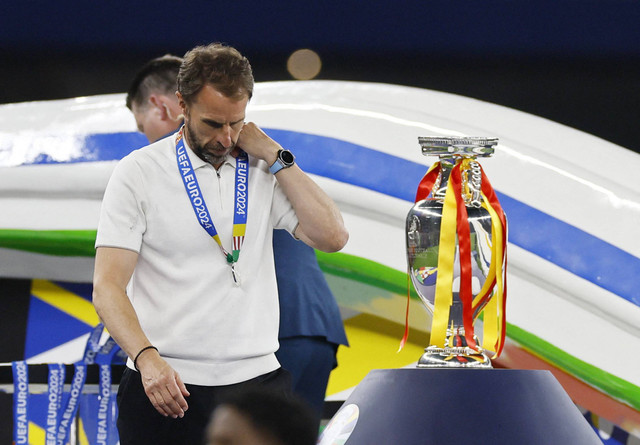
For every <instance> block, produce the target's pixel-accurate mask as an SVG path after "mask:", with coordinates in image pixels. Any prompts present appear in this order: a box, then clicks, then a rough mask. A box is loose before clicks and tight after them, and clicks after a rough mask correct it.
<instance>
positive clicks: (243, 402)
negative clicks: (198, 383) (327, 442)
mask: <svg viewBox="0 0 640 445" xmlns="http://www.w3.org/2000/svg"><path fill="white" fill-rule="evenodd" d="M317 439H318V429H317V421H316V420H315V416H314V414H313V412H312V411H311V408H310V407H309V406H307V405H306V404H305V403H304V402H303V401H301V400H299V399H297V398H295V397H294V396H285V395H283V394H282V393H279V392H278V393H276V392H273V391H270V390H266V389H264V388H260V387H255V388H251V389H249V390H246V391H243V392H241V393H237V394H234V395H233V396H232V397H230V398H228V399H226V400H224V401H223V402H222V403H221V404H220V405H218V407H217V408H216V409H215V410H214V412H213V415H212V417H211V420H210V422H209V425H208V427H207V431H206V442H205V443H206V445H315V444H316V442H317Z"/></svg>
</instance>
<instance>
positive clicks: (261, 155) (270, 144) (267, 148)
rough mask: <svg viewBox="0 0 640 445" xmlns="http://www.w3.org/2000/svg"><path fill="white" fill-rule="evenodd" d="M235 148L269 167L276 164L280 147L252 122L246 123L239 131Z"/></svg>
mask: <svg viewBox="0 0 640 445" xmlns="http://www.w3.org/2000/svg"><path fill="white" fill-rule="evenodd" d="M236 146H237V147H239V148H241V149H243V150H244V151H245V152H247V154H249V155H251V156H253V157H254V158H258V159H262V160H263V161H265V162H266V163H267V165H271V164H273V163H274V162H276V158H277V157H278V150H281V149H282V147H281V146H280V144H278V143H277V142H276V141H274V140H273V139H271V138H270V137H269V136H267V134H266V133H265V132H264V131H262V130H261V129H260V127H258V126H257V125H256V124H254V123H253V122H247V123H246V124H244V126H243V127H242V131H240V136H239V137H238V142H237V143H236Z"/></svg>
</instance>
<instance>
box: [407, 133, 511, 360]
mask: <svg viewBox="0 0 640 445" xmlns="http://www.w3.org/2000/svg"><path fill="white" fill-rule="evenodd" d="M419 143H420V145H421V147H422V153H423V154H424V155H425V156H431V155H434V156H438V157H439V161H438V162H436V163H434V165H433V166H432V167H431V168H430V169H429V171H428V172H427V174H426V175H425V176H424V178H423V179H422V181H421V183H420V186H419V187H418V192H417V194H416V204H415V205H414V206H413V208H412V209H411V210H410V211H409V214H408V215H407V219H406V245H407V260H408V265H409V274H410V277H411V282H412V284H413V286H414V288H415V290H416V292H417V293H418V295H419V296H420V299H421V300H422V302H423V303H424V305H425V306H426V307H427V310H429V312H431V313H432V315H433V321H432V325H431V339H430V342H429V343H430V344H429V346H428V347H427V348H426V349H425V353H424V354H423V355H422V357H421V358H420V360H419V361H418V367H426V368H432V367H462V368H467V367H469V368H490V367H491V360H490V358H489V356H488V355H487V352H488V351H493V353H494V355H493V357H494V358H495V357H497V356H498V355H499V354H500V352H501V350H502V346H503V344H504V327H505V324H506V323H505V319H504V306H505V299H506V219H505V216H504V212H503V211H502V208H501V207H500V205H499V202H498V200H497V197H496V196H495V193H494V192H493V189H492V188H491V185H490V184H489V181H488V179H487V178H486V176H485V174H484V172H483V170H482V167H481V166H480V164H479V163H478V161H477V158H478V157H487V156H491V155H492V154H493V152H494V147H495V145H497V143H498V140H497V139H495V138H474V137H469V138H459V137H421V138H419ZM483 311H484V331H483V339H482V344H481V342H480V340H479V338H478V336H477V335H476V334H475V328H474V324H475V321H476V319H477V318H478V317H479V316H480V314H481V313H483Z"/></svg>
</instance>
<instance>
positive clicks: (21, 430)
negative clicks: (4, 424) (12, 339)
mask: <svg viewBox="0 0 640 445" xmlns="http://www.w3.org/2000/svg"><path fill="white" fill-rule="evenodd" d="M11 368H12V371H13V443H14V444H28V443H29V409H28V408H29V370H28V368H27V363H26V362H25V361H23V360H22V361H18V362H13V363H12V364H11Z"/></svg>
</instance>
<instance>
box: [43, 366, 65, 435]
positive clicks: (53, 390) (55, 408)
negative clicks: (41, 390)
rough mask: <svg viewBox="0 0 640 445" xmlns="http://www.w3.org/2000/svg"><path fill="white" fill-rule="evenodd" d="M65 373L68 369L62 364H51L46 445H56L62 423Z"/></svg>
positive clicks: (48, 382)
mask: <svg viewBox="0 0 640 445" xmlns="http://www.w3.org/2000/svg"><path fill="white" fill-rule="evenodd" d="M65 373H66V369H65V366H64V365H63V364H62V363H56V364H54V363H51V364H49V377H48V380H47V392H48V398H47V402H48V403H47V427H46V435H45V445H56V433H57V431H58V424H59V423H60V408H61V407H62V394H63V392H64V378H65Z"/></svg>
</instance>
